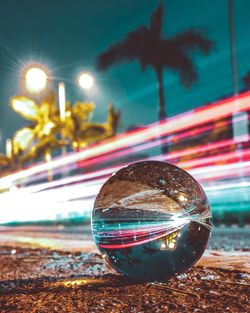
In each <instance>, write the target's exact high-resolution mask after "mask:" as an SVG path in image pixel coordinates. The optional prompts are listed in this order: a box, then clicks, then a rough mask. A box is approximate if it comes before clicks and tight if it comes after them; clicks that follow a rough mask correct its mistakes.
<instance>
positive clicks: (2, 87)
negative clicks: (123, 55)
mask: <svg viewBox="0 0 250 313" xmlns="http://www.w3.org/2000/svg"><path fill="white" fill-rule="evenodd" d="M163 2H164V7H165V17H164V32H165V34H166V35H167V36H171V35H172V34H175V33H176V32H179V31H182V30H184V29H186V28H190V27H194V28H202V29H205V31H206V34H207V36H208V37H209V38H210V39H212V40H213V41H214V42H215V48H214V51H213V53H212V54H210V55H209V56H206V57H204V56H199V55H195V57H194V59H195V62H196V65H197V68H198V72H199V76H200V80H199V82H198V83H196V84H195V85H194V86H193V87H192V89H189V90H187V89H184V88H183V87H182V86H181V85H180V83H179V80H178V77H177V76H176V75H175V74H173V73H171V72H166V71H165V77H164V78H165V89H164V90H165V96H166V103H167V111H168V114H169V115H170V116H172V115H175V114H178V113H181V112H183V111H186V110H190V109H193V108H195V107H198V106H201V105H203V104H205V103H208V102H211V101H215V100H216V99H218V98H220V97H222V96H224V95H229V94H231V93H232V78H231V75H232V74H231V65H230V64H231V63H230V44H229V27H228V1H227V0H220V1H218V0H178V1H170V0H165V1H163ZM157 4H158V1H157V0H133V1H132V0H106V1H103V0H92V1H87V0H22V1H20V0H1V9H0V30H1V31H0V133H1V142H0V150H3V148H4V141H5V139H6V138H8V137H10V136H11V135H12V134H13V133H14V132H15V131H16V130H17V129H18V128H20V127H21V126H23V125H24V124H25V123H26V122H25V121H24V120H23V119H22V118H21V117H18V115H17V114H16V113H14V112H13V111H12V110H11V109H10V108H9V98H10V97H11V96H12V95H14V94H16V93H18V91H19V90H18V81H19V78H18V73H19V72H20V70H21V68H22V66H24V65H25V64H26V63H27V62H28V61H31V60H34V61H39V62H42V63H44V64H45V65H47V66H48V67H49V68H50V69H51V71H52V73H53V75H54V77H55V79H56V80H62V81H65V82H66V86H67V95H68V98H69V100H71V101H72V102H74V101H76V100H82V99H83V97H84V94H83V92H82V91H81V90H79V87H77V86H76V85H75V82H74V80H75V78H76V75H77V74H78V73H79V72H80V71H82V70H89V71H92V72H93V73H94V74H95V76H96V84H97V87H96V89H95V90H94V91H92V92H91V93H89V94H88V95H87V98H88V99H90V100H92V101H94V102H95V103H96V111H95V115H94V117H93V118H94V120H96V121H97V120H98V121H103V120H104V119H105V118H106V111H107V105H108V103H109V102H112V103H113V104H114V105H115V107H116V108H117V109H120V110H121V112H122V120H121V122H120V126H119V130H120V131H124V130H125V129H126V128H128V127H130V126H133V125H142V124H148V123H151V122H154V121H156V120H157V89H156V87H157V86H156V78H155V74H154V72H153V71H152V70H151V69H147V70H146V71H145V72H142V71H141V68H140V66H139V63H136V62H131V63H123V64H119V65H117V66H114V67H112V68H111V69H110V70H108V71H106V72H102V73H98V72H96V70H95V69H94V62H95V58H96V56H97V55H98V54H99V53H100V52H102V51H103V50H105V49H106V48H108V47H109V46H110V45H111V44H113V43H116V42H118V41H120V40H121V39H123V38H124V36H125V35H126V34H127V32H129V31H132V30H134V29H136V28H137V27H138V26H140V25H142V24H147V25H148V24H149V20H150V15H151V12H152V11H153V10H154V9H155V8H156V6H157ZM249 12H250V1H247V0H237V1H234V15H235V27H236V44H237V59H238V68H239V78H240V84H241V87H242V82H241V78H242V76H244V75H245V74H246V72H247V71H248V70H250V17H249Z"/></svg>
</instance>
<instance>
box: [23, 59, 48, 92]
mask: <svg viewBox="0 0 250 313" xmlns="http://www.w3.org/2000/svg"><path fill="white" fill-rule="evenodd" d="M48 72H49V71H48V69H47V68H45V67H44V66H43V65H41V64H31V65H27V66H26V67H25V69H24V71H23V75H22V76H23V78H24V87H25V89H26V90H27V91H28V92H29V93H32V94H39V93H40V92H42V91H44V90H45V89H46V88H47V86H48V80H49V75H48Z"/></svg>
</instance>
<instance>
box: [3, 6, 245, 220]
mask: <svg viewBox="0 0 250 313" xmlns="http://www.w3.org/2000/svg"><path fill="white" fill-rule="evenodd" d="M249 9H250V2H249V1H247V0H238V1H233V0H221V1H215V0H210V1H208V0H199V1H198V0H190V1H184V0H183V1H181V0H180V1H169V0H164V1H158V0H155V1H154V0H152V1H145V0H136V1H133V2H132V1H123V0H108V1H105V2H103V1H100V0H93V1H91V2H90V1H83V0H81V1H80V0H74V1H73V2H72V1H69V0H60V1H59V0H56V1H49V0H43V1H40V0H37V1H35V2H34V1H31V0H23V1H18V0H8V1H7V0H2V2H1V11H0V27H1V30H2V31H1V34H0V151H1V155H0V171H1V176H0V210H1V214H0V224H2V225H22V224H25V225H27V224H32V225H33V224H41V223H42V224H44V223H48V224H59V225H63V224H70V225H71V224H82V223H89V221H90V214H91V210H92V207H93V203H94V199H95V196H96V195H97V193H98V191H99V189H100V188H101V186H102V184H103V183H104V182H105V181H106V180H107V179H108V178H109V177H110V176H111V175H112V174H113V173H114V172H116V171H117V170H118V169H119V168H120V167H122V166H125V165H127V164H129V163H131V162H135V161H139V160H150V159H151V160H161V161H166V162H170V163H172V164H175V165H177V166H179V167H181V168H183V169H185V170H187V171H188V172H189V173H190V174H191V175H193V176H194V177H195V178H196V179H197V180H198V181H199V182H200V184H201V185H202V186H203V188H204V190H205V191H206V194H207V196H208V198H209V201H210V204H211V206H212V213H213V223H214V224H215V225H220V224H226V225H238V226H245V225H247V224H249V222H250V143H249V111H250V92H249V88H250V62H249V55H250V41H249V40H248V39H249V35H250V21H249V14H248V12H249Z"/></svg>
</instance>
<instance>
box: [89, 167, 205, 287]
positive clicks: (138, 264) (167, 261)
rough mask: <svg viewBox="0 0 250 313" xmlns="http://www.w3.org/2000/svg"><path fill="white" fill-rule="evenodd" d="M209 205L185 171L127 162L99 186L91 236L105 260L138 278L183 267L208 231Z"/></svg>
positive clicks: (199, 251) (168, 275)
mask: <svg viewBox="0 0 250 313" xmlns="http://www.w3.org/2000/svg"><path fill="white" fill-rule="evenodd" d="M210 218H211V213H210V206H209V202H208V199H207V197H206V195H205V193H204V191H203V189H202V187H201V186H200V185H199V183H198V182H197V181H196V180H195V179H194V178H193V177H192V176H191V175H189V174H188V173H187V172H185V171H184V170H182V169H180V168H178V167H176V166H174V165H171V164H168V163H165V162H158V161H147V162H138V163H134V164H131V165H129V166H126V167H124V168H122V169H121V170H119V171H118V172H117V173H116V174H115V175H113V176H112V177H110V178H109V179H108V180H107V182H106V183H105V184H104V185H103V187H102V188H101V190H100V192H99V194H98V196H97V198H96V201H95V204H94V209H93V213H92V231H93V237H94V240H95V242H96V245H97V247H98V249H99V250H100V252H101V254H102V255H103V257H104V258H105V259H106V260H107V261H108V262H109V264H110V265H111V266H112V267H113V268H115V269H116V270H117V271H119V272H120V273H123V274H125V275H127V276H129V277H131V278H134V279H137V280H140V281H162V280H166V279H169V278H171V277H173V276H174V275H177V274H180V273H182V272H185V271H187V270H188V269H189V268H191V266H193V265H194V264H195V263H196V262H197V261H198V260H199V258H200V257H201V256H202V254H203V252H204V250H205V248H206V246H207V242H208V239H209V236H210V232H211V224H210Z"/></svg>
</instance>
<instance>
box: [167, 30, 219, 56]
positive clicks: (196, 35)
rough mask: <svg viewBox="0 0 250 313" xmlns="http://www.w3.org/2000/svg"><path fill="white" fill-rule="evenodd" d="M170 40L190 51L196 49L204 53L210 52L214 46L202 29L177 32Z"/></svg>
mask: <svg viewBox="0 0 250 313" xmlns="http://www.w3.org/2000/svg"><path fill="white" fill-rule="evenodd" d="M170 41H171V42H172V43H173V44H175V45H177V46H179V47H182V49H185V50H188V51H190V52H192V51H195V50H197V51H199V52H202V53H204V54H207V53H209V52H211V50H212V48H213V46H214V43H213V41H212V40H210V39H208V38H207V37H206V36H205V35H204V33H203V32H202V31H199V30H194V29H189V30H187V31H184V32H182V33H180V34H177V35H175V36H174V37H172V38H171V39H170Z"/></svg>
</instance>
